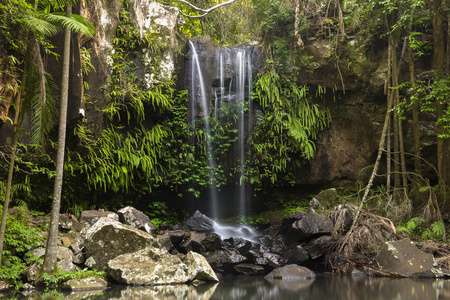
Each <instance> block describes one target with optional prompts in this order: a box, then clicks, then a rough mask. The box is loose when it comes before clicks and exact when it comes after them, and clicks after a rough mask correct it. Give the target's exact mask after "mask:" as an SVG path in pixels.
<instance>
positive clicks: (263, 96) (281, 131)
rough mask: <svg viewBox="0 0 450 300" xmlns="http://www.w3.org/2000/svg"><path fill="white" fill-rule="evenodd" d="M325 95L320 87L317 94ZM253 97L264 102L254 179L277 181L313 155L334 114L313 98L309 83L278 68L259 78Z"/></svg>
mask: <svg viewBox="0 0 450 300" xmlns="http://www.w3.org/2000/svg"><path fill="white" fill-rule="evenodd" d="M323 94H325V89H324V88H322V87H318V89H317V90H316V96H317V97H321V96H323ZM253 98H254V99H255V100H256V101H257V102H258V103H259V104H260V105H261V107H262V109H263V112H264V119H263V120H262V121H260V122H259V123H258V124H257V125H256V126H255V129H254V132H253V135H252V147H253V151H252V153H253V155H254V158H253V162H252V171H251V175H250V176H251V179H250V182H252V183H253V182H257V181H260V180H261V179H263V178H269V179H270V181H271V182H272V183H275V181H277V177H278V175H279V174H282V173H283V172H285V171H286V170H289V168H290V166H291V165H292V164H297V165H300V164H301V163H302V161H308V160H310V159H311V158H313V156H314V151H315V145H314V142H313V140H314V139H316V138H317V134H318V133H319V132H320V131H321V130H323V129H324V128H325V127H327V126H328V124H329V123H330V122H331V115H330V112H329V111H328V109H321V108H320V107H319V105H318V104H316V103H314V102H313V101H312V100H313V96H312V95H311V92H310V91H309V88H308V87H307V86H298V85H297V84H295V82H293V81H291V80H290V79H289V78H287V77H283V76H280V75H279V74H278V73H277V72H276V71H275V69H272V70H270V71H269V72H267V73H265V74H263V75H262V76H261V77H260V78H259V79H258V80H257V82H256V84H255V92H254V96H253ZM255 176H256V177H255ZM252 177H253V179H252Z"/></svg>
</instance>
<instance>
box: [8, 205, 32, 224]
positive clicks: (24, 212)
mask: <svg viewBox="0 0 450 300" xmlns="http://www.w3.org/2000/svg"><path fill="white" fill-rule="evenodd" d="M8 214H9V216H10V217H11V216H12V217H14V218H15V219H16V220H23V221H26V222H31V221H33V216H32V215H31V213H30V211H29V210H28V209H27V208H26V207H23V206H16V207H11V208H10V209H8Z"/></svg>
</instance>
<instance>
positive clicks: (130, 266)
mask: <svg viewBox="0 0 450 300" xmlns="http://www.w3.org/2000/svg"><path fill="white" fill-rule="evenodd" d="M107 273H108V275H109V276H111V277H112V278H114V280H116V281H117V282H119V283H123V284H129V285H158V284H180V283H185V282H187V281H188V280H189V277H188V267H187V266H186V265H185V264H183V263H182V262H181V261H180V259H179V258H178V257H176V256H175V255H171V254H169V253H168V252H166V251H165V250H163V249H158V248H155V247H153V246H149V247H147V248H144V249H142V250H139V251H137V252H133V253H127V254H123V255H120V256H117V257H116V258H114V259H113V260H110V261H109V262H108V270H107Z"/></svg>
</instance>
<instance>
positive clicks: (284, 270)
mask: <svg viewBox="0 0 450 300" xmlns="http://www.w3.org/2000/svg"><path fill="white" fill-rule="evenodd" d="M315 277H316V275H315V274H314V272H313V271H311V270H310V269H308V268H306V267H301V266H299V265H287V266H284V267H281V268H276V269H275V270H273V271H272V272H270V273H269V274H268V275H267V276H266V277H264V278H266V279H282V280H299V279H313V278H315Z"/></svg>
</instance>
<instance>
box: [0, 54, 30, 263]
mask: <svg viewBox="0 0 450 300" xmlns="http://www.w3.org/2000/svg"><path fill="white" fill-rule="evenodd" d="M27 65H28V64H27V63H25V66H24V68H23V75H22V85H21V87H20V89H19V92H18V94H17V96H16V112H15V115H14V140H13V143H12V145H11V147H12V152H11V158H10V160H9V170H8V179H7V181H6V193H5V202H4V203H3V214H2V223H1V225H0V267H1V265H2V259H3V243H4V241H5V234H6V220H7V218H8V208H9V201H10V198H11V187H12V180H13V174H14V163H15V161H16V149H17V142H18V139H19V126H18V125H19V114H20V111H21V109H22V94H23V90H24V89H25V85H26V81H27V69H28V68H27Z"/></svg>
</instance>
